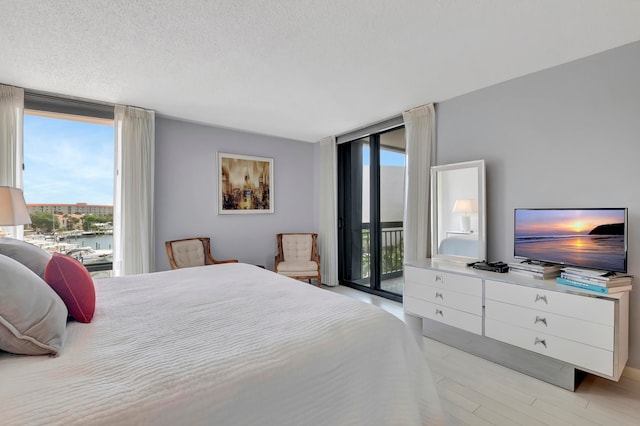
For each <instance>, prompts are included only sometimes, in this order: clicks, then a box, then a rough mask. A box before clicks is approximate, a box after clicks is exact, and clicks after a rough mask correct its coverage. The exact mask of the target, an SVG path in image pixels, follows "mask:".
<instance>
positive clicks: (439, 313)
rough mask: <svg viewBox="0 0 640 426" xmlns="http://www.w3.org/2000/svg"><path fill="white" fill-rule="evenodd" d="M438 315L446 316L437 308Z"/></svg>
mask: <svg viewBox="0 0 640 426" xmlns="http://www.w3.org/2000/svg"><path fill="white" fill-rule="evenodd" d="M436 315H440V316H441V317H444V314H443V313H442V311H441V310H440V309H436Z"/></svg>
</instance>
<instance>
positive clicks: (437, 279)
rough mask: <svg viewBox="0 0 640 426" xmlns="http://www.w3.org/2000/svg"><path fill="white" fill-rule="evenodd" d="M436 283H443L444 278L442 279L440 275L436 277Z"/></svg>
mask: <svg viewBox="0 0 640 426" xmlns="http://www.w3.org/2000/svg"><path fill="white" fill-rule="evenodd" d="M438 281H440V282H441V283H443V282H444V277H443V276H442V275H436V279H435V282H438Z"/></svg>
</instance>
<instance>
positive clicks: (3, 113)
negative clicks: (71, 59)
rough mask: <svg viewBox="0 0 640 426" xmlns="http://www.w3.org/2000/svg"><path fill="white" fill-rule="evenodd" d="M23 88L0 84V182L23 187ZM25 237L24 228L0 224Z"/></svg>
mask: <svg viewBox="0 0 640 426" xmlns="http://www.w3.org/2000/svg"><path fill="white" fill-rule="evenodd" d="M23 115H24V89H22V88H20V87H13V86H5V85H1V84H0V185H4V186H13V187H16V188H22V186H23V182H22V163H23V145H22V144H23V141H22V130H23V127H24V125H23ZM0 230H3V231H4V232H6V233H7V234H8V235H10V236H12V237H14V238H18V239H22V238H23V236H24V228H23V226H22V225H20V226H5V227H0Z"/></svg>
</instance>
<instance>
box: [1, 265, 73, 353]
mask: <svg viewBox="0 0 640 426" xmlns="http://www.w3.org/2000/svg"><path fill="white" fill-rule="evenodd" d="M0 295H1V297H0V350H3V351H7V352H11V353H14V354H22V355H46V354H53V355H57V354H58V353H59V352H60V350H61V349H62V344H63V342H64V337H65V333H66V327H67V314H68V311H67V308H66V306H65V305H64V302H63V301H62V300H61V299H60V297H59V296H58V295H57V294H56V293H55V291H53V289H52V288H51V287H49V286H48V285H47V283H45V282H44V281H43V280H42V279H41V278H40V277H39V276H37V275H36V274H34V273H33V272H32V271H31V270H29V269H28V268H27V267H26V266H24V265H23V264H21V263H19V262H17V261H15V260H13V259H11V258H10V257H7V256H3V255H0Z"/></svg>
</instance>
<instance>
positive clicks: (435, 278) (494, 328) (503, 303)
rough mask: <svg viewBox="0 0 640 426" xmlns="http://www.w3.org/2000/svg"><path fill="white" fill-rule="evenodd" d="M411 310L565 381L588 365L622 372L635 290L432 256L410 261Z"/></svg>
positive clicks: (431, 329) (434, 332) (442, 335)
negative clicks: (599, 290) (591, 288)
mask: <svg viewBox="0 0 640 426" xmlns="http://www.w3.org/2000/svg"><path fill="white" fill-rule="evenodd" d="M404 277H405V287H404V310H405V312H407V313H409V314H411V315H414V316H417V317H419V318H422V319H423V335H425V336H426V337H430V338H433V339H435V340H439V341H442V342H443V343H446V344H449V345H451V346H454V347H457V348H459V349H462V350H465V351H467V352H471V353H473V354H475V355H478V356H481V357H483V358H486V359H489V360H491V361H494V362H496V363H499V364H502V365H505V366H507V367H510V368H513V369H515V370H518V371H521V372H523V373H525V374H529V375H531V376H534V377H537V378H539V379H541V380H545V381H547V382H550V383H553V384H556V385H558V386H561V387H563V388H565V389H569V390H575V388H576V387H577V385H578V383H579V382H580V379H581V377H582V376H583V375H584V372H588V373H592V374H596V375H598V376H601V377H605V378H607V379H611V380H616V381H617V380H619V378H620V375H621V374H622V370H623V369H624V367H625V365H626V362H627V359H628V335H629V331H628V330H629V293H628V292H622V293H615V294H611V295H601V294H594V293H592V292H588V291H586V290H581V289H577V288H573V287H566V286H562V285H559V284H557V283H556V282H555V280H536V279H533V278H528V277H523V276H520V275H515V274H509V273H506V274H499V273H493V272H488V271H479V270H475V269H472V268H468V267H466V265H464V264H458V263H453V262H444V261H438V260H430V259H426V260H425V261H422V262H412V263H408V264H406V265H405V275H404Z"/></svg>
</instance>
